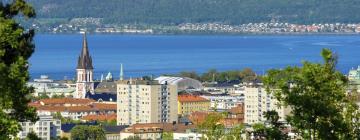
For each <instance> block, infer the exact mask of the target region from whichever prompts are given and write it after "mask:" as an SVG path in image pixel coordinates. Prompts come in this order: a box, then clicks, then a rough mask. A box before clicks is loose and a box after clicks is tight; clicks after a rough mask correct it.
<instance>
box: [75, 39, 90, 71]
mask: <svg viewBox="0 0 360 140" xmlns="http://www.w3.org/2000/svg"><path fill="white" fill-rule="evenodd" d="M82 45H83V46H82V50H81V54H80V56H79V59H78V65H77V67H76V68H77V69H94V67H93V65H92V58H91V56H90V54H89V48H88V44H87V39H86V33H85V34H84V38H83V44H82Z"/></svg>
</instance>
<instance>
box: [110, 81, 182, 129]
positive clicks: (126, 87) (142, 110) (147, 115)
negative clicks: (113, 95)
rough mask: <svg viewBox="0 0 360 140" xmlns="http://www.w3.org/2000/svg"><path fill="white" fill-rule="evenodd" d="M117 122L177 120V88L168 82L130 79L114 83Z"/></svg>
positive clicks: (119, 123)
mask: <svg viewBox="0 0 360 140" xmlns="http://www.w3.org/2000/svg"><path fill="white" fill-rule="evenodd" d="M117 114H118V115H117V124H118V125H132V124H136V123H162V122H163V123H166V122H170V123H172V122H176V121H177V87H176V85H169V84H167V82H165V83H164V84H159V82H158V81H154V80H141V79H135V80H132V79H129V80H121V81H118V84H117Z"/></svg>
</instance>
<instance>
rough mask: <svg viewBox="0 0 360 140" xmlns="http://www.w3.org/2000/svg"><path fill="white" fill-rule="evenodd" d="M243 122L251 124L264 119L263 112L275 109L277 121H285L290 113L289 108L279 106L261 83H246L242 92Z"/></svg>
mask: <svg viewBox="0 0 360 140" xmlns="http://www.w3.org/2000/svg"><path fill="white" fill-rule="evenodd" d="M244 96H245V99H244V105H245V107H244V110H245V113H244V114H245V115H244V122H245V123H247V124H253V123H258V122H264V121H266V118H265V116H264V113H265V112H267V111H271V110H275V111H276V112H278V114H279V117H280V119H279V121H285V117H286V115H288V114H289V113H290V109H289V108H285V107H283V106H281V105H280V104H279V102H278V100H276V99H275V97H273V95H272V94H268V93H267V92H266V90H265V88H264V87H262V86H261V85H248V86H246V87H245V92H244Z"/></svg>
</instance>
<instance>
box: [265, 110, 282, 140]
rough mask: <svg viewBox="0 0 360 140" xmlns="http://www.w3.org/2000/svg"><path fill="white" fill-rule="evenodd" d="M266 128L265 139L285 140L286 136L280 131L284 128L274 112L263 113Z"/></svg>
mask: <svg viewBox="0 0 360 140" xmlns="http://www.w3.org/2000/svg"><path fill="white" fill-rule="evenodd" d="M264 116H265V118H266V122H267V123H268V126H266V128H265V138H266V139H267V140H286V139H287V134H285V133H283V132H282V131H281V128H282V127H284V126H283V125H282V123H280V122H279V119H280V116H279V114H278V113H277V112H276V111H275V110H271V111H267V112H265V113H264Z"/></svg>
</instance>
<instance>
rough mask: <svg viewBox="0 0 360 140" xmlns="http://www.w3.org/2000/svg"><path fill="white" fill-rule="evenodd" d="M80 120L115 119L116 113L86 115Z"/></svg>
mask: <svg viewBox="0 0 360 140" xmlns="http://www.w3.org/2000/svg"><path fill="white" fill-rule="evenodd" d="M82 120H87V121H112V120H116V114H115V113H114V114H109V115H107V114H104V115H87V116H85V117H83V118H82Z"/></svg>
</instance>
